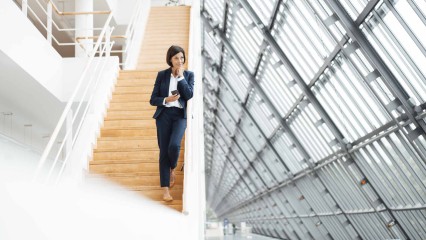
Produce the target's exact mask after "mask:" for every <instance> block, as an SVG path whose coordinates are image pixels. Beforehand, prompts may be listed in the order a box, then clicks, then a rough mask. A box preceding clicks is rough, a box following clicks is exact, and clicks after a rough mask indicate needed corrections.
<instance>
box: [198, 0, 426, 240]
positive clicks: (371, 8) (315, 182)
mask: <svg viewBox="0 0 426 240" xmlns="http://www.w3.org/2000/svg"><path fill="white" fill-rule="evenodd" d="M201 15H202V19H203V22H202V24H203V29H204V32H203V36H202V38H203V52H202V54H203V60H204V63H203V64H204V76H203V84H204V91H205V94H204V96H205V98H204V105H205V115H204V116H205V144H206V146H205V149H206V176H207V183H206V184H207V185H206V189H207V202H208V205H209V207H210V208H211V209H212V210H213V211H215V213H216V214H217V215H218V217H219V218H225V217H226V218H228V219H229V220H230V221H231V222H243V221H244V222H248V223H249V224H250V225H251V226H253V229H254V232H255V233H258V234H262V235H267V236H271V237H276V238H282V239H303V240H305V239H419V240H422V239H426V227H425V226H426V68H425V66H426V40H425V38H424V36H426V2H425V1H424V0H369V1H367V0H355V1H352V0H264V1H255V0H227V1H225V0H222V1H220V0H202V12H201Z"/></svg>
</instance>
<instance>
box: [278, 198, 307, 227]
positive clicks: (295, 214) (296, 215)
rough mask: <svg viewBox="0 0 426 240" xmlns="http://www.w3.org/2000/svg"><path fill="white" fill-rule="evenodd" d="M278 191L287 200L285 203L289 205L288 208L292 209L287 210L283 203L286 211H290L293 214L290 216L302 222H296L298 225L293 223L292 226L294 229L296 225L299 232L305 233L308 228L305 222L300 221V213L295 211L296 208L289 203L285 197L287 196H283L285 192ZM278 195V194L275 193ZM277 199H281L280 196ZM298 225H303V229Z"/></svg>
mask: <svg viewBox="0 0 426 240" xmlns="http://www.w3.org/2000/svg"><path fill="white" fill-rule="evenodd" d="M278 191H279V194H280V195H281V196H282V197H283V198H285V200H286V201H287V204H288V205H289V206H290V207H291V209H290V210H292V211H289V209H287V208H286V207H285V204H283V206H284V208H285V209H286V210H287V212H288V213H290V214H292V215H293V216H291V217H292V218H295V219H297V220H298V221H299V222H301V223H302V224H298V225H296V224H295V225H294V226H293V228H294V229H296V227H297V229H298V232H300V233H303V235H305V234H304V233H305V231H308V228H307V227H306V226H305V223H304V222H303V221H302V218H301V217H300V215H299V214H298V213H297V212H296V208H295V207H294V206H293V205H292V204H291V202H290V201H288V198H287V196H285V194H284V193H283V192H282V191H281V190H278ZM277 195H278V194H277ZM278 199H279V200H281V198H278ZM300 226H303V229H302V228H301V227H300ZM296 235H298V234H297V232H296Z"/></svg>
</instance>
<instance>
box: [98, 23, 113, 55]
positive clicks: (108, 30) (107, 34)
mask: <svg viewBox="0 0 426 240" xmlns="http://www.w3.org/2000/svg"><path fill="white" fill-rule="evenodd" d="M110 44H111V27H110V26H109V25H108V26H107V27H106V32H105V45H106V53H105V56H106V57H109V56H110V55H111V48H110V47H109V46H110ZM95 50H96V49H95Z"/></svg>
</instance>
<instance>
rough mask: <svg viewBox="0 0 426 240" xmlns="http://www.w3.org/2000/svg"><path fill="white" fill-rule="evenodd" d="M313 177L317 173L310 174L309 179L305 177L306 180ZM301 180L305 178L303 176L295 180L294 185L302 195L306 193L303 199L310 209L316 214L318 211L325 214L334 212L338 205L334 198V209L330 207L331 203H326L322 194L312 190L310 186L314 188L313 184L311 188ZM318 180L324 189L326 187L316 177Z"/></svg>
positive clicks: (313, 178)
mask: <svg viewBox="0 0 426 240" xmlns="http://www.w3.org/2000/svg"><path fill="white" fill-rule="evenodd" d="M315 177H317V175H314V176H312V178H311V179H307V180H315ZM302 180H305V178H303V179H300V180H299V181H297V182H295V185H296V187H297V188H298V189H299V191H300V192H301V193H302V194H303V195H306V193H307V195H306V196H307V198H305V200H306V201H307V202H308V204H309V205H310V206H311V208H312V211H313V212H314V213H315V214H318V212H322V213H327V214H333V213H336V211H335V210H336V209H338V207H337V203H336V201H335V200H334V199H333V200H334V203H336V204H335V205H334V207H335V208H336V209H335V210H333V209H332V208H333V206H331V204H330V205H328V202H325V199H324V195H322V194H321V192H319V191H312V188H314V186H313V187H312V188H311V187H310V186H309V185H307V184H306V182H305V181H302ZM318 181H320V183H321V185H322V186H323V187H324V189H327V188H326V187H325V185H324V183H323V182H322V181H321V180H320V179H318ZM302 189H303V190H302ZM309 196H310V197H309ZM317 197H319V198H317ZM312 206H315V208H317V209H318V211H317V210H315V209H314V207H312ZM327 208H328V211H327ZM320 214H321V213H320Z"/></svg>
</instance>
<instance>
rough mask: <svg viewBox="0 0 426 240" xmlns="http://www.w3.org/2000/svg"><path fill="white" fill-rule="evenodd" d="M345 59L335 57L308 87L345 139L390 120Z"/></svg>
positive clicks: (355, 136)
mask: <svg viewBox="0 0 426 240" xmlns="http://www.w3.org/2000/svg"><path fill="white" fill-rule="evenodd" d="M352 70H353V68H351V66H350V64H349V62H348V61H347V59H345V58H344V57H342V56H340V55H339V56H337V58H336V59H335V61H334V62H333V64H332V65H331V66H330V68H328V69H327V70H326V71H325V72H324V74H322V75H321V76H320V78H319V80H318V81H317V82H316V83H315V85H314V86H313V88H312V91H313V93H314V94H315V95H316V97H317V99H318V100H319V102H320V103H321V105H322V106H323V107H324V108H325V110H326V111H327V113H328V114H329V116H330V117H331V119H332V120H333V122H334V123H335V124H336V125H337V127H338V128H339V130H340V132H341V133H342V134H343V135H344V136H345V138H346V139H347V140H348V141H349V142H353V141H355V140H357V139H359V138H360V137H363V136H365V135H366V134H367V133H370V132H371V131H373V130H375V129H377V128H379V127H381V126H382V125H384V124H386V123H388V122H389V121H391V118H390V116H389V115H388V114H387V113H386V111H385V109H384V108H383V107H382V106H381V105H380V103H379V102H378V100H377V99H376V98H375V97H374V95H373V93H372V92H371V91H370V90H369V88H368V86H367V85H366V84H365V83H364V81H363V79H362V78H361V77H360V76H359V75H358V74H357V73H356V72H353V71H352Z"/></svg>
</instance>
